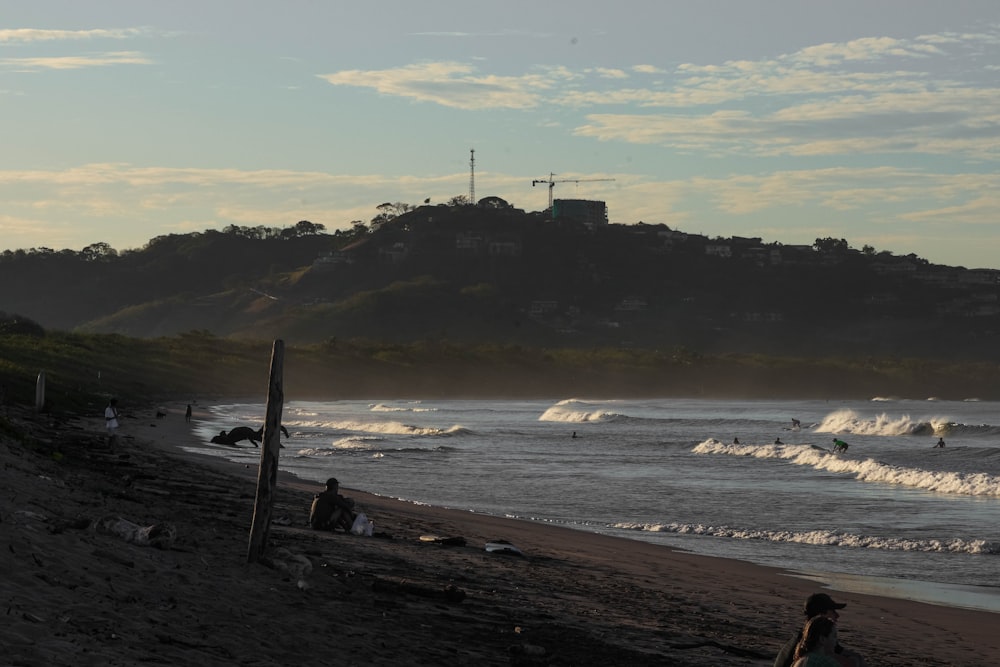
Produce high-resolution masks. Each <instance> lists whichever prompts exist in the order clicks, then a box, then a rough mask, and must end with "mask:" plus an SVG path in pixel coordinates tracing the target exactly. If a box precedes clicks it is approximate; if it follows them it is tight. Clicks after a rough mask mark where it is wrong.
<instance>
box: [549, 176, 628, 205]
mask: <svg viewBox="0 0 1000 667" xmlns="http://www.w3.org/2000/svg"><path fill="white" fill-rule="evenodd" d="M555 176H556V175H555V174H553V173H551V172H550V173H549V177H548V178H547V179H541V180H538V179H536V180H534V181H532V182H531V187H535V186H536V185H538V184H539V183H548V184H549V210H552V189H553V188H555V187H556V183H594V182H596V181H613V180H615V179H613V178H565V179H560V180H558V181H557V180H555Z"/></svg>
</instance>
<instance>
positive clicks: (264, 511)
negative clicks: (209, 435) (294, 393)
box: [247, 340, 285, 563]
mask: <svg viewBox="0 0 1000 667" xmlns="http://www.w3.org/2000/svg"><path fill="white" fill-rule="evenodd" d="M284 358H285V343H284V341H282V340H275V341H274V347H273V348H272V350H271V373H270V377H269V378H268V383H267V409H266V411H265V416H264V439H263V442H261V445H260V469H259V470H258V472H257V500H256V502H255V503H254V507H253V523H252V524H251V525H250V544H249V546H248V548H247V562H248V563H256V562H257V561H258V560H260V558H261V557H262V556H263V555H264V549H265V548H267V533H268V531H269V530H270V528H271V510H272V508H273V506H274V488H275V486H277V482H278V450H279V449H280V447H281V409H282V407H283V404H284V401H285V393H284V389H282V386H283V382H282V379H281V376H282V372H283V371H282V367H283V366H284Z"/></svg>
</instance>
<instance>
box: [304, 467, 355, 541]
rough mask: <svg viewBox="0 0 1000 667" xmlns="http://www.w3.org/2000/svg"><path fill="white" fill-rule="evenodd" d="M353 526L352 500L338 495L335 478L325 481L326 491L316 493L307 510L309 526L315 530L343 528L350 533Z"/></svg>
mask: <svg viewBox="0 0 1000 667" xmlns="http://www.w3.org/2000/svg"><path fill="white" fill-rule="evenodd" d="M353 524H354V500H352V499H351V498H345V497H344V496H342V495H340V482H338V481H337V478H336V477H331V478H330V479H328V480H326V491H323V492H322V493H317V494H316V496H315V497H314V498H313V501H312V507H311V508H309V525H310V526H312V527H313V529H315V530H331V531H332V530H336V529H337V528H343V529H344V532H345V533H348V532H350V530H351V526H352V525H353Z"/></svg>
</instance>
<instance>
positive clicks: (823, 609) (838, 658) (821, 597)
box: [774, 593, 866, 667]
mask: <svg viewBox="0 0 1000 667" xmlns="http://www.w3.org/2000/svg"><path fill="white" fill-rule="evenodd" d="M846 606H847V605H846V604H845V603H843V602H834V601H833V598H831V597H830V596H829V595H827V594H826V593H814V594H812V595H810V596H809V597H808V598H807V599H806V604H805V609H804V611H805V615H806V625H807V626H808V623H809V621H811V620H812V619H814V618H827V619H829V620H830V621H832V622H833V623H834V625H836V623H837V620H838V619H839V618H840V613H839V612H838V610H839V609H843V608H844V607H846ZM804 633H805V628H802V629H800V630H799V631H798V632H797V633H795V636H794V637H792V638H791V639H789V640H788V641H787V642H785V645H784V646H783V647H782V648H781V651H779V652H778V657H776V658H775V659H774V667H791V666H792V663H793V662H795V659H796V656H795V650H796V647H797V646H798V645H799V642H800V641H801V640H802V638H803V636H804ZM833 659H834V661H835V662H833V663H832V664H833V665H839V666H841V667H866V665H865V659H864V658H863V657H862V656H861V654H860V653H858V652H857V651H852V650H851V649H848V648H844V647H843V646H841V645H840V643H839V640H838V641H835V642H834V646H833ZM804 664H808V665H810V667H811V666H812V665H813V663H811V662H809V663H804ZM816 664H822V663H816Z"/></svg>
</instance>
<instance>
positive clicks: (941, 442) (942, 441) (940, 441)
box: [934, 438, 944, 449]
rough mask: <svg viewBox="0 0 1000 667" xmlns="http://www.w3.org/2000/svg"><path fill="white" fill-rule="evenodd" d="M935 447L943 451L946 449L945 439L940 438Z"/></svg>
mask: <svg viewBox="0 0 1000 667" xmlns="http://www.w3.org/2000/svg"><path fill="white" fill-rule="evenodd" d="M934 447H935V448H937V447H940V448H941V449H944V438H938V441H937V444H936V445H934Z"/></svg>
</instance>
